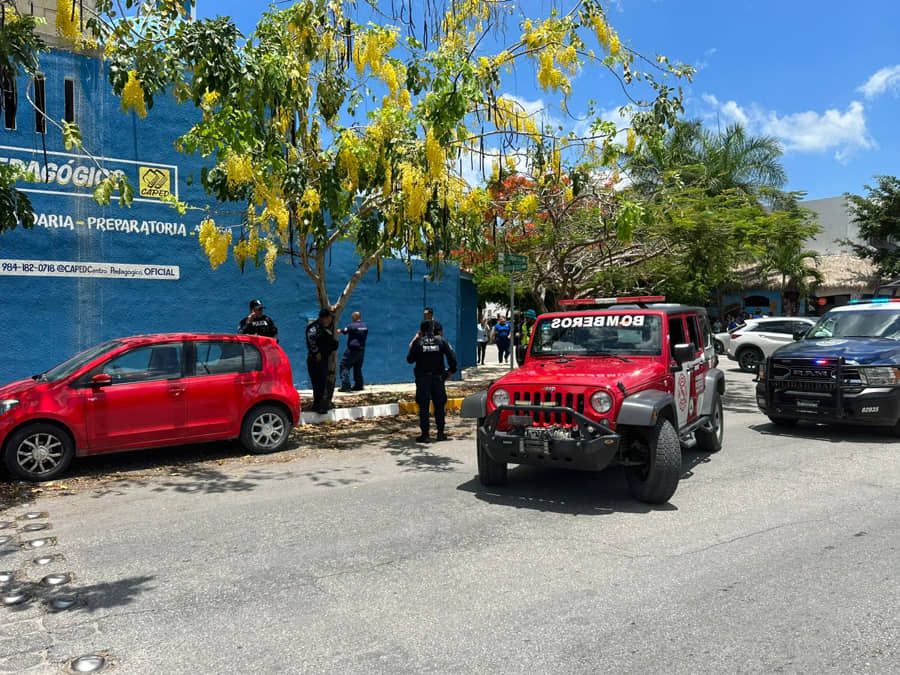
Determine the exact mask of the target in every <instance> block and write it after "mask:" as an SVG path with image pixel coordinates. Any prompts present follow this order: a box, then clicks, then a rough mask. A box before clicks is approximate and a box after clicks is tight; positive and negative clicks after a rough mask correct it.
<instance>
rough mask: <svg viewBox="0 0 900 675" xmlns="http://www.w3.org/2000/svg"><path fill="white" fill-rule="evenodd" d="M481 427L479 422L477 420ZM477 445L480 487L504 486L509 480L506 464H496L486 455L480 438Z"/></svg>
mask: <svg viewBox="0 0 900 675" xmlns="http://www.w3.org/2000/svg"><path fill="white" fill-rule="evenodd" d="M478 426H479V427H480V426H481V420H478ZM476 443H477V445H478V480H479V481H481V484H482V485H506V482H507V480H508V478H509V474H508V470H507V466H506V462H497V461H495V460H493V459H491V456H490V455H489V454H488V453H487V449H486V448H485V443H484V441H482V440H481V439H480V438H479V439H478V440H477V441H476Z"/></svg>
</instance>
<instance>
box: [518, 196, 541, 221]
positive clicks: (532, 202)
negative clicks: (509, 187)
mask: <svg viewBox="0 0 900 675" xmlns="http://www.w3.org/2000/svg"><path fill="white" fill-rule="evenodd" d="M516 210H517V211H518V212H519V215H520V216H522V217H523V218H528V217H529V216H533V215H534V214H535V213H537V210H538V198H537V195H536V194H534V193H531V194H527V195H525V196H524V197H522V198H521V199H520V200H519V203H518V205H517V206H516Z"/></svg>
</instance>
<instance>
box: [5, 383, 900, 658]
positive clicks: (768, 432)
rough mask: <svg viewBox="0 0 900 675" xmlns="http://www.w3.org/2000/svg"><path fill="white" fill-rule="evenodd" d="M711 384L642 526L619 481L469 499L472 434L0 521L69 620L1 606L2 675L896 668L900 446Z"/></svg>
mask: <svg viewBox="0 0 900 675" xmlns="http://www.w3.org/2000/svg"><path fill="white" fill-rule="evenodd" d="M728 387H729V393H728V397H727V402H726V406H725V413H726V417H727V421H726V424H727V428H726V441H725V448H724V450H723V451H722V452H721V453H719V454H717V455H713V456H706V455H703V454H697V453H687V454H686V455H685V458H684V476H683V479H682V483H681V485H680V487H679V489H678V492H677V493H676V494H675V496H674V498H673V499H672V501H671V503H670V504H668V505H666V506H663V507H661V508H650V507H647V506H645V505H642V504H640V503H637V502H635V501H634V500H632V499H631V498H630V497H629V495H628V492H627V489H626V486H625V480H624V476H623V475H622V474H621V472H620V471H619V470H610V471H606V472H603V473H601V474H596V475H594V474H578V473H568V472H557V471H547V470H543V471H542V470H533V469H526V468H518V469H515V470H514V471H512V472H511V484H510V485H509V486H508V487H506V488H502V489H484V488H482V487H480V485H479V484H478V482H477V480H476V479H475V477H474V476H475V465H474V449H473V442H472V440H471V438H468V439H464V440H457V441H453V442H447V443H441V444H435V445H432V446H429V447H427V448H426V449H422V446H416V445H415V444H413V443H412V442H406V441H397V440H394V441H391V442H389V443H386V444H385V443H379V442H378V440H377V438H374V437H373V438H372V441H371V445H369V446H367V447H363V448H360V449H359V450H358V451H357V452H352V453H341V454H332V455H326V456H323V457H317V458H306V459H299V460H296V461H292V462H290V463H287V464H284V463H282V464H271V465H263V466H260V465H252V466H248V465H243V464H240V463H237V464H234V465H229V466H227V467H225V468H224V469H222V468H217V469H200V470H195V471H188V472H184V471H181V472H179V473H180V475H178V476H169V477H156V478H152V479H148V480H142V481H134V482H128V481H127V480H126V481H123V482H121V483H119V484H118V485H117V486H116V487H114V488H110V489H103V490H94V491H89V492H86V493H82V494H79V495H76V496H70V497H64V498H42V499H40V500H39V501H38V502H37V503H36V504H33V505H30V506H28V507H27V508H15V509H12V510H10V511H7V512H5V513H2V514H0V521H7V522H9V521H13V519H14V518H16V517H20V516H24V514H25V513H26V511H43V512H46V514H47V515H46V517H45V518H44V517H42V518H38V519H36V520H35V521H34V522H45V523H48V524H49V525H50V526H51V529H48V530H43V531H36V532H33V533H25V532H23V531H22V527H23V524H25V523H27V522H32V521H25V520H15V521H13V522H15V523H16V525H15V527H16V528H17V529H18V534H15V530H13V529H6V530H0V535H3V534H4V533H9V532H12V533H13V536H14V537H17V538H18V539H19V540H20V541H22V540H26V539H34V538H36V537H37V536H38V535H49V536H52V537H53V538H55V539H53V540H50V541H49V542H48V544H47V546H46V547H44V548H43V549H42V551H47V552H48V553H51V554H53V555H57V556H60V557H59V558H58V559H56V560H54V561H53V562H51V563H50V564H49V565H47V566H45V567H44V568H40V569H39V568H38V567H37V566H36V565H34V564H33V563H31V560H32V558H34V557H35V556H36V555H37V552H35V551H28V550H21V549H17V548H13V547H12V545H11V544H9V545H6V546H5V547H0V569H17V568H18V569H20V570H21V571H20V572H19V578H20V579H21V578H22V575H27V577H28V578H30V579H32V580H36V579H39V578H40V577H41V575H43V574H45V573H46V571H47V570H56V571H60V572H68V573H70V574H71V575H73V579H72V581H71V582H70V583H69V584H67V585H65V586H63V588H64V589H65V588H68V589H69V590H68V591H66V590H63V591H56V592H54V593H55V594H57V595H58V594H60V593H63V594H64V593H67V592H75V593H76V595H77V598H78V604H77V605H76V606H75V607H73V608H71V609H68V610H65V611H60V612H57V613H50V612H47V611H46V610H45V609H44V608H43V606H42V605H41V603H39V602H36V601H32V602H30V603H27V604H25V605H19V606H14V607H0V671H2V670H4V669H5V670H9V671H13V672H52V673H58V672H60V669H61V668H62V667H63V666H64V664H65V663H66V661H67V660H68V659H70V658H71V657H74V656H77V655H79V654H83V653H88V652H99V653H103V654H105V655H106V656H107V658H108V659H109V662H110V663H112V664H113V665H114V670H115V672H118V673H150V672H160V673H212V672H217V673H218V672H228V673H232V672H234V673H251V672H253V673H261V672H262V673H270V672H271V673H274V672H279V673H280V672H315V673H319V672H340V673H345V672H360V673H372V672H384V673H396V672H465V673H471V672H479V673H480V672H485V673H495V672H499V673H520V672H530V673H531V672H533V673H544V672H546V673H597V672H617V673H619V672H627V673H632V672H633V673H647V672H668V673H682V672H683V673H696V672H816V673H819V672H841V673H848V672H861V671H865V672H898V670H900V584H898V578H897V577H898V570H900V553H898V546H900V515H898V503H900V459H898V450H900V443H898V442H896V441H894V440H893V439H892V438H891V437H889V436H886V435H880V434H873V433H868V432H865V431H853V430H840V429H834V428H825V427H813V426H800V427H798V428H797V429H796V430H793V431H791V432H782V431H780V430H776V429H775V428H774V427H772V426H771V425H769V424H768V421H767V420H766V419H765V418H764V417H762V416H761V415H760V414H759V413H758V412H757V410H756V408H755V405H754V402H753V396H752V388H751V387H752V384H751V382H750V376H747V375H743V374H739V373H736V372H731V371H729V372H728ZM413 434H414V430H411V434H410V436H412V435H413ZM52 594H53V593H51V595H52ZM30 667H31V668H32V670H27V669H28V668H30Z"/></svg>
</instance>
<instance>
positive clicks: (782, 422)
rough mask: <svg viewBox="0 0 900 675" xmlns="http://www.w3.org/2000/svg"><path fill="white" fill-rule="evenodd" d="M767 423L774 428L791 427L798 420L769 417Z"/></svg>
mask: <svg viewBox="0 0 900 675" xmlns="http://www.w3.org/2000/svg"><path fill="white" fill-rule="evenodd" d="M769 421H770V422H771V423H772V424H774V425H775V426H776V427H792V426H794V425H795V424H797V422H799V421H800V420H797V419H794V418H793V417H776V416H775V415H769Z"/></svg>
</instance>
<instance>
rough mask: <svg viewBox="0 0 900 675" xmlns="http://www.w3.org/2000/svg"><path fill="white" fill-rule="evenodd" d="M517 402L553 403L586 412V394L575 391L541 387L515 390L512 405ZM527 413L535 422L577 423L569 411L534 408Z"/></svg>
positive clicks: (528, 403) (530, 403)
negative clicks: (545, 389)
mask: <svg viewBox="0 0 900 675" xmlns="http://www.w3.org/2000/svg"><path fill="white" fill-rule="evenodd" d="M516 403H523V404H527V405H544V404H548V405H551V404H552V405H557V406H560V407H566V408H572V409H573V410H575V411H576V412H579V413H581V414H584V394H576V393H573V392H563V391H552V392H551V391H544V390H543V389H540V388H539V389H532V390H525V391H513V392H512V401H511V405H515V404H516ZM523 412H524V411H523ZM527 414H529V415H531V418H532V419H533V420H534V422H535V424H575V420H574V419H572V416H571V415H569V414H568V413H563V412H555V411H547V412H542V411H539V410H532V411H530V412H528V413H527Z"/></svg>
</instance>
